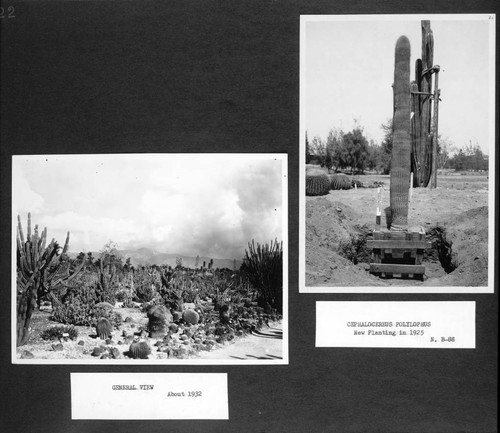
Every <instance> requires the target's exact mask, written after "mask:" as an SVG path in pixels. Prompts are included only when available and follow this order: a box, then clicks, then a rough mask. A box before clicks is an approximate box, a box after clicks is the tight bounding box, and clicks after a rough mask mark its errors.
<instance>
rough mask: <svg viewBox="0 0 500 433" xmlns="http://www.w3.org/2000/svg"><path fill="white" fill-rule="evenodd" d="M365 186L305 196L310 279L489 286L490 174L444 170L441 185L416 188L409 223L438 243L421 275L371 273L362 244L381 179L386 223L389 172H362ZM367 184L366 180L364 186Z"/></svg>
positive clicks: (314, 282)
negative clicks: (418, 277) (404, 276)
mask: <svg viewBox="0 0 500 433" xmlns="http://www.w3.org/2000/svg"><path fill="white" fill-rule="evenodd" d="M356 179H359V180H360V181H361V183H362V184H363V185H364V186H365V187H358V188H357V189H349V190H330V191H329V192H328V193H327V194H325V195H322V196H315V197H313V196H309V197H306V209H305V212H306V215H305V220H306V286H307V287H314V286H324V287H345V286H391V285H398V286H401V285H404V286H407V285H414V286H422V285H423V286H486V285H487V283H488V176H487V173H461V174H459V173H447V174H441V175H439V176H438V187H437V188H436V189H430V188H415V189H413V192H412V199H411V201H410V203H409V215H408V224H409V225H410V226H422V227H424V229H425V230H426V233H427V238H428V240H430V241H432V242H433V248H432V249H430V250H429V251H427V252H426V254H425V257H424V265H425V269H426V274H425V277H424V281H417V280H410V279H408V280H407V279H401V278H380V277H376V276H373V275H370V274H369V271H368V270H369V260H370V251H369V250H367V249H366V246H365V243H366V240H367V239H370V236H371V233H372V231H373V229H374V228H375V227H376V226H375V220H376V208H377V189H376V188H370V187H369V186H378V185H381V191H382V205H383V206H382V222H381V224H382V227H384V226H385V225H386V223H387V221H386V218H385V212H384V210H386V209H385V208H388V207H389V184H390V180H389V176H382V175H380V176H378V175H365V176H357V177H356ZM367 186H368V187H367Z"/></svg>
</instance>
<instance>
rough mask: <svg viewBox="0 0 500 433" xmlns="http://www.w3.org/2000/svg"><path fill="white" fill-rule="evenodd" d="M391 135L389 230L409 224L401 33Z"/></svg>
mask: <svg viewBox="0 0 500 433" xmlns="http://www.w3.org/2000/svg"><path fill="white" fill-rule="evenodd" d="M393 128H394V138H393V146H392V162H391V185H390V204H391V219H392V224H391V229H393V230H403V229H404V228H405V227H406V226H407V224H408V192H409V191H408V190H409V187H410V161H411V159H410V158H411V156H410V152H411V139H410V41H409V40H408V38H407V37H406V36H401V37H400V38H399V39H398V41H397V43H396V51H395V67H394V117H393Z"/></svg>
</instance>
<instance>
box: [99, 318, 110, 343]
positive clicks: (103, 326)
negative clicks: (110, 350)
mask: <svg viewBox="0 0 500 433" xmlns="http://www.w3.org/2000/svg"><path fill="white" fill-rule="evenodd" d="M95 328H96V332H97V336H98V337H99V338H100V339H101V340H107V339H108V338H111V333H112V331H113V325H112V324H111V322H110V321H109V320H108V319H107V318H106V317H101V318H100V319H99V320H98V321H97V324H96V327H95Z"/></svg>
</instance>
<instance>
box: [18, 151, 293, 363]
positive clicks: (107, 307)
mask: <svg viewBox="0 0 500 433" xmlns="http://www.w3.org/2000/svg"><path fill="white" fill-rule="evenodd" d="M286 178H287V158H286V155H284V154H102V155H22V156H13V157H12V221H13V226H12V230H13V233H12V242H13V250H12V267H13V272H12V291H13V294H14V293H15V296H13V305H12V347H13V350H12V353H13V362H14V363H94V362H102V363H106V362H107V363H116V364H120V363H157V364H160V363H177V364H185V363H194V364H213V363H224V364H238V363H243V364H245V363H249V364H259V363H260V364H280V363H281V364H283V363H288V358H287V356H288V355H287V353H288V351H287V350H288V348H287V342H288V337H287V210H286V209H287V179H286ZM14 300H15V302H14Z"/></svg>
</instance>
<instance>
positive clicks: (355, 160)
mask: <svg viewBox="0 0 500 433" xmlns="http://www.w3.org/2000/svg"><path fill="white" fill-rule="evenodd" d="M343 138H344V139H343V145H344V146H343V147H344V149H345V152H344V154H343V156H344V158H345V162H346V163H347V166H349V167H350V168H351V171H352V172H361V173H363V172H364V169H365V161H366V159H367V157H368V140H367V139H366V137H365V136H364V135H363V129H362V128H361V127H359V126H356V127H355V128H354V129H353V130H352V131H350V132H348V133H347V134H344V137H343Z"/></svg>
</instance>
